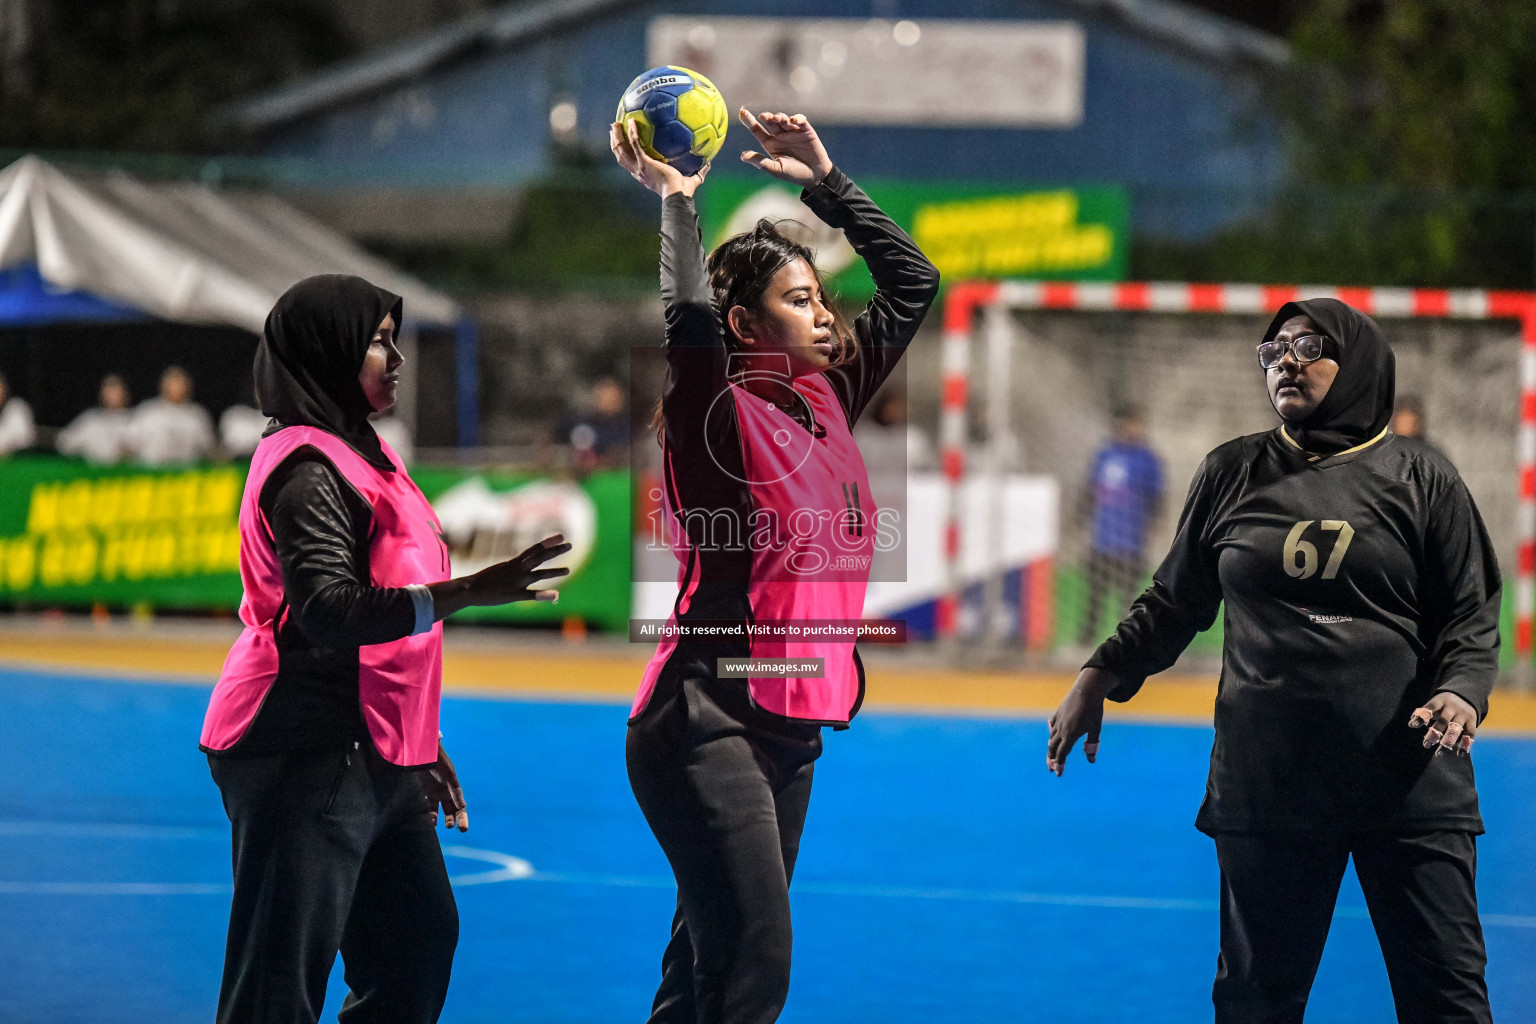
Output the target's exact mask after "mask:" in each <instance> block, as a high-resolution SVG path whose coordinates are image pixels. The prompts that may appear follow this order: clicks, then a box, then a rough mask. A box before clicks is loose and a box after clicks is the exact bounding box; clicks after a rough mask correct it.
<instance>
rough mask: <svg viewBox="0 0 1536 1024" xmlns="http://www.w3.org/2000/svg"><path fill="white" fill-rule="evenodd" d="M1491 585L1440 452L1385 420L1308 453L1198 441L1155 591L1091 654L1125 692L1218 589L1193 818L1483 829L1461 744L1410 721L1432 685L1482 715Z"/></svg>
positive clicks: (1484, 553)
mask: <svg viewBox="0 0 1536 1024" xmlns="http://www.w3.org/2000/svg"><path fill="white" fill-rule="evenodd" d="M1499 593H1500V579H1499V569H1498V564H1497V561H1496V559H1495V556H1494V552H1493V548H1492V544H1491V542H1490V541H1489V539H1488V534H1487V531H1486V530H1485V529H1484V528H1483V524H1482V520H1481V518H1480V517H1479V516H1478V512H1477V508H1476V506H1475V505H1474V504H1473V501H1472V496H1471V495H1470V494H1469V493H1468V492H1467V488H1466V485H1465V484H1463V483H1462V481H1461V478H1460V476H1459V474H1458V473H1457V472H1456V469H1455V467H1453V466H1452V465H1451V464H1450V463H1449V462H1448V461H1446V459H1445V458H1444V457H1443V456H1441V455H1440V454H1439V453H1438V452H1436V451H1434V450H1433V449H1431V448H1429V447H1428V446H1426V445H1423V444H1420V443H1419V442H1416V441H1413V440H1409V439H1406V438H1400V437H1395V436H1393V435H1390V434H1388V435H1386V436H1384V437H1382V438H1381V439H1380V440H1378V441H1376V442H1375V443H1372V444H1368V445H1365V446H1362V447H1361V448H1359V449H1352V450H1351V451H1349V452H1346V453H1341V454H1339V455H1334V456H1330V457H1326V458H1322V459H1315V460H1314V458H1313V457H1311V456H1309V455H1308V454H1307V453H1306V452H1303V451H1301V450H1300V449H1299V448H1298V447H1297V446H1296V445H1295V444H1294V442H1292V441H1291V440H1290V439H1289V438H1288V437H1287V436H1286V435H1285V434H1284V433H1283V431H1282V430H1280V429H1276V430H1273V431H1270V432H1269V433H1265V434H1254V435H1251V436H1248V437H1242V438H1238V439H1237V440H1234V441H1230V442H1228V443H1227V444H1224V445H1222V446H1221V447H1219V448H1217V449H1216V450H1215V451H1213V452H1211V453H1210V455H1208V456H1206V459H1205V462H1204V463H1203V464H1202V465H1201V467H1200V469H1199V471H1198V472H1197V473H1196V474H1195V478H1194V481H1193V482H1192V483H1191V485H1190V490H1189V498H1188V500H1187V502H1186V503H1185V506H1184V512H1183V514H1182V516H1181V517H1180V520H1179V527H1178V531H1177V534H1176V535H1175V537H1174V541H1173V547H1172V548H1171V549H1170V551H1169V552H1168V556H1167V557H1166V558H1165V559H1164V560H1163V563H1162V565H1161V566H1159V567H1158V570H1157V573H1156V575H1155V577H1154V579H1153V582H1152V586H1151V587H1150V588H1149V589H1148V590H1147V591H1146V592H1145V593H1144V594H1142V595H1141V597H1140V598H1139V599H1137V601H1136V602H1135V604H1134V605H1133V606H1132V608H1131V610H1130V612H1129V614H1127V615H1126V617H1125V619H1124V621H1122V622H1121V623H1120V626H1119V628H1118V629H1117V630H1116V631H1115V634H1114V636H1112V637H1110V638H1109V639H1108V640H1106V641H1105V642H1104V643H1103V645H1101V646H1100V647H1099V649H1098V650H1097V651H1096V652H1095V654H1094V655H1093V657H1092V658H1091V659H1090V660H1089V662H1088V664H1089V665H1090V666H1094V667H1099V668H1104V669H1107V670H1109V671H1110V672H1111V673H1113V674H1114V675H1115V676H1116V677H1117V678H1118V679H1119V685H1118V686H1117V687H1116V689H1115V690H1114V691H1113V692H1112V693H1111V694H1110V699H1112V700H1118V701H1124V700H1129V699H1130V698H1131V697H1132V696H1133V695H1134V694H1135V693H1136V691H1137V690H1138V689H1139V688H1140V687H1141V685H1142V682H1143V681H1144V680H1145V678H1146V677H1147V676H1148V675H1151V674H1152V673H1155V672H1160V671H1162V670H1163V669H1166V668H1168V667H1169V666H1171V665H1172V664H1173V663H1174V661H1175V660H1176V659H1177V658H1178V656H1179V654H1180V653H1181V652H1182V651H1183V650H1184V648H1185V647H1186V646H1187V645H1188V643H1189V641H1190V640H1191V639H1192V638H1193V637H1194V635H1195V634H1196V633H1197V632H1199V631H1201V630H1203V629H1206V628H1208V627H1209V626H1210V625H1211V624H1212V622H1214V621H1215V617H1216V612H1217V609H1218V606H1220V605H1221V604H1222V602H1223V601H1225V604H1226V613H1225V617H1224V620H1223V623H1224V627H1225V642H1224V649H1223V654H1222V673H1221V683H1220V688H1219V690H1218V691H1217V697H1216V741H1215V745H1214V747H1213V749H1212V751H1211V768H1210V776H1209V779H1208V781H1207V784H1206V793H1205V801H1204V803H1203V804H1202V806H1201V808H1200V814H1199V816H1198V818H1197V821H1196V824H1197V826H1198V827H1199V828H1200V829H1201V830H1203V831H1206V832H1210V833H1217V832H1235V831H1258V830H1279V829H1292V828H1297V829H1341V828H1342V829H1355V830H1373V829H1387V830H1416V829H1455V830H1468V831H1473V832H1479V833H1480V832H1481V831H1482V828H1483V823H1482V817H1481V815H1480V813H1479V811H1478V804H1477V790H1476V787H1475V785H1474V782H1473V774H1472V762H1471V759H1470V758H1464V757H1454V756H1445V755H1442V756H1440V757H1434V756H1432V754H1431V752H1430V751H1428V750H1425V749H1424V748H1423V746H1422V740H1423V733H1422V732H1417V731H1414V730H1411V729H1409V728H1408V726H1407V722H1408V718H1409V716H1410V714H1412V712H1413V709H1414V708H1416V707H1419V706H1420V705H1422V704H1423V703H1424V702H1425V701H1426V700H1427V699H1428V698H1429V697H1430V696H1432V695H1433V694H1435V693H1437V692H1440V691H1449V692H1451V693H1455V694H1456V695H1458V696H1460V697H1462V698H1463V699H1464V700H1466V701H1467V702H1468V703H1469V704H1471V705H1472V706H1473V707H1474V708H1476V709H1477V715H1478V719H1479V721H1481V720H1482V717H1483V716H1484V715H1485V714H1487V711H1488V696H1489V693H1490V691H1491V690H1492V687H1493V683H1494V678H1495V675H1496V674H1497V670H1498V644H1499V629H1498V627H1499V621H1498V620H1499Z"/></svg>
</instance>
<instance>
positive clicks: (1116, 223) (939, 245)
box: [698, 176, 1130, 299]
mask: <svg viewBox="0 0 1536 1024" xmlns="http://www.w3.org/2000/svg"><path fill="white" fill-rule="evenodd" d="M860 185H861V186H862V187H863V188H864V190H865V191H866V192H868V193H869V196H870V198H871V199H873V200H874V201H875V202H876V203H879V204H880V207H881V209H883V210H885V212H886V213H887V214H889V215H890V216H891V219H893V220H894V221H896V223H897V224H900V225H901V226H902V227H903V228H904V229H905V230H906V231H907V233H908V234H910V235H911V236H912V239H913V241H915V242H916V243H917V245H918V247H919V248H920V249H922V250H923V252H924V253H926V254H927V256H928V258H929V259H931V260H932V261H933V263H934V266H936V267H938V268H939V273H940V275H941V276H942V277H943V278H944V280H945V281H949V282H954V281H965V280H973V279H977V278H1004V277H1014V278H1034V279H1040V280H1073V281H1118V280H1123V279H1124V277H1125V272H1126V262H1127V249H1128V245H1129V240H1130V236H1129V224H1130V200H1129V199H1128V197H1127V196H1126V193H1125V190H1124V189H1121V188H1116V187H1112V186H1091V187H1089V186H1083V187H1070V188H1050V189H1029V188H1010V187H1007V186H1001V185H995V184H992V185H988V184H975V183H973V184H964V183H949V184H943V183H913V182H895V181H880V180H878V179H877V180H872V181H868V182H862V181H861V182H860ZM698 194H699V204H700V217H701V220H702V221H703V228H704V242H705V244H706V245H707V246H710V247H713V246H715V245H718V244H719V243H720V242H721V241H723V240H724V239H726V238H727V237H729V236H730V235H733V234H736V233H737V232H741V231H747V230H750V229H751V228H752V226H753V225H754V224H755V223H757V221H758V220H760V219H763V218H766V219H768V220H771V221H775V222H783V221H786V220H793V221H795V222H797V223H798V224H800V225H802V226H803V227H802V228H801V229H800V232H801V237H802V240H804V241H806V242H807V243H808V244H810V245H811V247H812V248H813V249H815V250H816V258H817V264H818V265H819V266H820V267H821V269H822V271H823V273H825V274H826V275H827V276H828V278H829V282H828V283H829V285H830V286H831V287H832V288H833V290H834V291H835V292H837V293H838V294H839V295H841V296H843V297H844V298H850V299H863V298H867V297H868V296H869V295H871V294H873V292H874V282H873V281H872V280H871V279H870V276H869V272H868V271H867V270H866V269H865V267H864V263H863V261H862V260H859V259H858V258H857V257H856V256H855V255H854V253H853V250H852V248H851V247H849V246H848V244H847V242H846V241H844V240H843V238H842V236H841V234H840V233H839V232H837V231H834V230H832V229H831V228H828V227H827V226H826V225H824V224H822V223H821V222H820V221H819V220H817V218H816V216H815V215H814V214H812V213H811V212H810V211H809V210H808V209H807V208H806V207H805V206H804V204H802V203H801V202H800V191H799V190H798V189H794V188H790V187H788V186H782V185H779V184H777V183H772V184H766V185H765V184H764V183H763V181H762V180H761V179H753V178H744V177H740V176H729V177H727V176H722V177H720V178H717V179H714V180H712V181H710V182H708V183H707V184H706V185H705V186H704V187H703V188H701V189H700V190H699V193H698Z"/></svg>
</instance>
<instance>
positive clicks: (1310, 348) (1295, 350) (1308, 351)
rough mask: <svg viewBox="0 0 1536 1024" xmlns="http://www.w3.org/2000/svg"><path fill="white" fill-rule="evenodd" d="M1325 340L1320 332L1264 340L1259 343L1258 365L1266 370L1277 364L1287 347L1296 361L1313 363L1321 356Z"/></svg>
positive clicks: (1282, 357) (1283, 356)
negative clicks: (1284, 339)
mask: <svg viewBox="0 0 1536 1024" xmlns="http://www.w3.org/2000/svg"><path fill="white" fill-rule="evenodd" d="M1327 341H1328V339H1327V338H1326V337H1324V336H1323V335H1321V334H1303V335H1302V336H1301V337H1299V338H1293V339H1291V340H1290V341H1266V342H1264V343H1262V344H1261V345H1259V365H1260V366H1262V367H1263V368H1264V369H1266V370H1269V369H1273V368H1274V367H1276V366H1279V365H1280V360H1282V359H1284V358H1285V353H1286V350H1287V349H1289V350H1290V353H1291V355H1292V356H1294V357H1295V358H1296V361H1297V362H1298V363H1314V362H1316V361H1317V360H1319V359H1321V358H1323V347H1324V345H1326V344H1327Z"/></svg>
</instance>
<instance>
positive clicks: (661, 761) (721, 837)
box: [625, 679, 821, 1024]
mask: <svg viewBox="0 0 1536 1024" xmlns="http://www.w3.org/2000/svg"><path fill="white" fill-rule="evenodd" d="M820 753H821V732H820V728H819V727H818V726H813V725H800V724H797V723H793V722H788V721H785V720H784V719H781V718H777V717H776V716H773V715H770V714H768V713H767V712H764V711H761V710H759V709H756V708H754V707H752V706H751V705H750V703H749V701H748V699H747V696H746V686H745V681H743V680H730V679H727V680H692V679H690V680H687V681H685V682H684V683H683V684H682V685H681V686H680V687H678V688H677V689H676V690H675V691H674V692H673V693H672V694H671V695H668V696H664V695H662V694H657V695H656V696H655V697H653V698H652V703H651V705H650V706H649V707H648V708H646V710H645V712H644V713H643V714H642V715H641V717H640V719H639V720H638V721H637V722H635V723H634V724H633V725H631V726H630V729H629V737H628V741H627V744H626V748H625V759H626V762H627V763H628V766H629V781H630V785H631V786H632V787H633V788H634V791H635V799H636V800H638V801H639V803H640V809H641V811H643V812H644V813H645V818H646V821H647V822H649V823H650V826H651V831H652V832H654V833H655V834H656V838H657V840H658V841H659V842H660V843H661V848H662V850H663V851H664V852H665V853H666V855H667V860H668V861H670V862H671V864H672V873H673V875H674V876H675V877H676V879H677V913H676V915H675V917H674V918H673V921H672V939H671V941H670V942H669V943H668V944H667V949H666V952H665V953H664V954H663V956H662V961H661V987H660V988H659V989H658V990H657V992H656V1001H655V1004H654V1006H653V1008H652V1011H651V1017H650V1020H651V1024H772V1022H773V1021H775V1020H778V1017H779V1012H780V1011H781V1010H782V1009H783V1008H784V1002H785V1000H786V999H787V998H788V996H789V961H790V948H791V944H792V932H791V928H790V919H789V880H790V876H791V875H792V874H793V873H794V869H795V857H796V855H797V854H798V853H799V851H800V831H801V829H802V828H804V826H805V813H806V808H807V806H808V805H809V803H810V798H811V775H812V771H813V768H814V764H815V760H816V758H817V756H818V755H819V754H820Z"/></svg>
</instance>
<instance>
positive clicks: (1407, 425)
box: [1392, 395, 1424, 441]
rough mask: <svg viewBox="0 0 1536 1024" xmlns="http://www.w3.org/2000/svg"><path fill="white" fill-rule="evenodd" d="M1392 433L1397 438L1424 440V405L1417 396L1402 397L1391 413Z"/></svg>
mask: <svg viewBox="0 0 1536 1024" xmlns="http://www.w3.org/2000/svg"><path fill="white" fill-rule="evenodd" d="M1392 433H1394V434H1396V435H1397V436H1398V437H1411V438H1414V439H1416V440H1419V441H1422V440H1424V403H1423V402H1421V401H1420V400H1419V396H1417V395H1404V396H1403V397H1401V398H1399V399H1398V400H1397V408H1396V409H1395V410H1393V412H1392Z"/></svg>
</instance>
